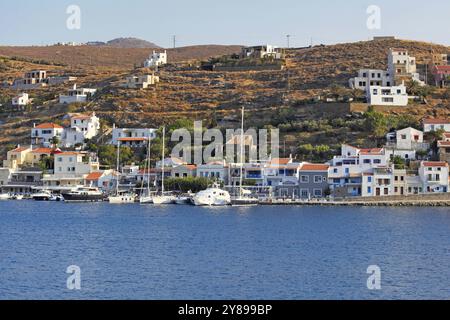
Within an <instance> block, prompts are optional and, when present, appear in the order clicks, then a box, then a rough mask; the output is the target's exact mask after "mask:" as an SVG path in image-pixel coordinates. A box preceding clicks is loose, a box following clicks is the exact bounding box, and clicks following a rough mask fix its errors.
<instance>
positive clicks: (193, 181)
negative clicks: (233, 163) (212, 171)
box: [165, 177, 213, 193]
mask: <svg viewBox="0 0 450 320" xmlns="http://www.w3.org/2000/svg"><path fill="white" fill-rule="evenodd" d="M212 183H213V180H210V179H208V178H204V177H186V178H169V179H167V180H166V182H165V185H166V187H167V189H168V190H173V191H181V192H183V193H186V192H189V191H192V192H195V193H196V192H199V191H202V190H205V189H207V188H208V187H209V186H210V185H211V184H212Z"/></svg>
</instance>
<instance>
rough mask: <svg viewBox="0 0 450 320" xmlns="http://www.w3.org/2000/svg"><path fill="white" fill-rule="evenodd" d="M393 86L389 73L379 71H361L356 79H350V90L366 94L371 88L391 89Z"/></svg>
mask: <svg viewBox="0 0 450 320" xmlns="http://www.w3.org/2000/svg"><path fill="white" fill-rule="evenodd" d="M391 85H392V77H391V76H390V74H389V72H387V71H384V70H378V69H361V70H359V72H358V76H357V77H356V78H352V79H350V88H352V89H360V90H364V91H365V92H367V91H368V89H369V87H370V86H381V87H390V86H391Z"/></svg>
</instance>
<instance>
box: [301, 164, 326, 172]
mask: <svg viewBox="0 0 450 320" xmlns="http://www.w3.org/2000/svg"><path fill="white" fill-rule="evenodd" d="M329 167H330V166H329V165H328V164H322V163H317V164H315V163H305V164H304V165H303V166H302V167H301V169H300V170H301V171H328V168H329Z"/></svg>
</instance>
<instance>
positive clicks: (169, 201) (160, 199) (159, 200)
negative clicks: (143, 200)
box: [153, 196, 175, 204]
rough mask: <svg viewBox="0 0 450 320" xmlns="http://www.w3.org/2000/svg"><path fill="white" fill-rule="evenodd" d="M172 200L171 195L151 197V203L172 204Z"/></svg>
mask: <svg viewBox="0 0 450 320" xmlns="http://www.w3.org/2000/svg"><path fill="white" fill-rule="evenodd" d="M174 200H175V198H174V197H171V196H156V197H153V204H173V203H174Z"/></svg>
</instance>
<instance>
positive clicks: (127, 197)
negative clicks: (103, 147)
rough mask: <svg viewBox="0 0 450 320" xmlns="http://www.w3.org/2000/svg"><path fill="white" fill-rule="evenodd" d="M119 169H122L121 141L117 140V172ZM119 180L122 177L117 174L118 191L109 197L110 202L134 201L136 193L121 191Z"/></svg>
mask: <svg viewBox="0 0 450 320" xmlns="http://www.w3.org/2000/svg"><path fill="white" fill-rule="evenodd" d="M119 169H120V141H118V142H117V172H119ZM119 181H120V177H119V176H117V179H116V192H115V194H114V196H109V197H108V201H109V203H113V204H125V203H134V200H135V198H136V195H134V194H131V193H129V192H121V191H119Z"/></svg>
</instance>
